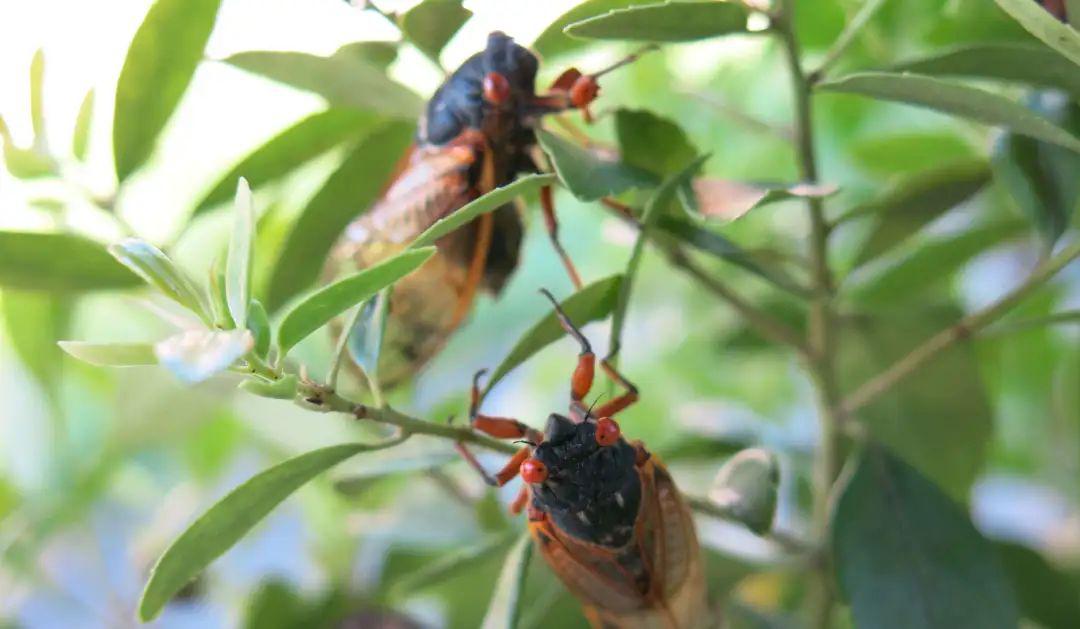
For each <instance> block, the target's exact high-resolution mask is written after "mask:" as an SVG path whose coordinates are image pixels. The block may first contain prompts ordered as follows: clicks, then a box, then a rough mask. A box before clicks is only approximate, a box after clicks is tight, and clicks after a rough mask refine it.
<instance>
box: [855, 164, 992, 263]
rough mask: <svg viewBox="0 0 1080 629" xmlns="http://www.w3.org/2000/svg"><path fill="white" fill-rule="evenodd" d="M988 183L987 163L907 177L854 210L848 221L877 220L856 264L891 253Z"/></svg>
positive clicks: (958, 165) (936, 170)
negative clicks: (860, 219)
mask: <svg viewBox="0 0 1080 629" xmlns="http://www.w3.org/2000/svg"><path fill="white" fill-rule="evenodd" d="M989 181H990V169H989V168H988V167H987V165H986V163H984V162H982V161H971V162H961V163H958V164H951V165H948V166H945V167H942V168H938V169H935V170H932V171H928V172H923V173H919V174H917V175H913V176H911V177H908V178H906V179H904V180H902V181H900V182H899V183H897V184H896V185H894V186H893V187H892V188H891V189H890V190H888V191H886V192H885V193H884V194H883V195H882V196H881V197H879V198H877V199H875V200H873V201H870V202H869V203H865V204H863V205H861V206H858V207H856V208H854V209H853V210H852V211H851V212H849V213H848V214H847V215H846V217H845V218H852V217H855V216H866V215H869V216H873V217H874V220H875V223H874V227H873V228H872V230H871V232H870V234H869V235H868V236H867V238H866V241H865V242H864V244H863V245H862V247H861V248H860V249H859V252H858V254H857V255H856V256H855V262H854V264H855V265H856V266H858V265H861V264H863V263H865V262H867V261H868V260H871V259H873V258H876V257H878V256H880V255H882V254H883V253H885V252H887V251H889V250H891V249H892V248H893V247H895V246H896V245H898V244H899V243H901V242H903V241H904V240H905V239H907V238H908V237H910V236H911V235H912V234H914V233H916V232H918V231H919V230H920V229H922V228H923V227H925V226H926V225H928V224H930V223H931V222H932V221H934V220H935V219H937V218H938V217H939V216H941V215H942V214H944V213H945V212H947V211H948V210H950V209H952V208H954V207H956V206H957V205H959V204H961V203H963V202H965V201H967V200H968V199H970V198H971V197H972V196H973V195H975V194H976V193H977V192H979V190H982V188H983V187H984V186H985V185H986V184H987V183H989Z"/></svg>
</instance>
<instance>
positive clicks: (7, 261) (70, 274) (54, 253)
mask: <svg viewBox="0 0 1080 629" xmlns="http://www.w3.org/2000/svg"><path fill="white" fill-rule="evenodd" d="M138 285H139V278H138V277H137V276H135V275H134V274H132V273H131V272H130V271H128V270H127V269H125V268H124V267H123V266H121V265H120V264H118V263H117V262H116V260H114V259H113V258H112V256H110V255H109V253H108V252H107V251H106V250H105V247H103V246H102V245H100V244H98V243H96V242H94V241H92V240H88V239H86V238H83V237H81V236H75V235H72V234H46V233H35V232H6V231H0V287H4V288H19V289H25V290H35V291H83V290H103V289H114V288H132V287H134V286H138Z"/></svg>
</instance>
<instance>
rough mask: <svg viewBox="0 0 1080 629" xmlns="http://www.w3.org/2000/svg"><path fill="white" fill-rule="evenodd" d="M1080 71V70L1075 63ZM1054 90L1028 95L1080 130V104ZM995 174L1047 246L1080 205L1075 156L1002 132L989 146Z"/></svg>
mask: <svg viewBox="0 0 1080 629" xmlns="http://www.w3.org/2000/svg"><path fill="white" fill-rule="evenodd" d="M1074 74H1075V75H1077V76H1080V69H1077V68H1075V67H1074ZM1054 96H1056V95H1050V94H1033V95H1031V98H1030V101H1031V107H1032V109H1034V110H1036V111H1038V112H1039V113H1041V114H1043V115H1046V116H1047V117H1049V118H1051V119H1052V120H1054V121H1055V122H1057V123H1058V124H1060V125H1061V126H1062V127H1064V128H1066V129H1069V130H1070V131H1073V132H1076V131H1080V106H1078V105H1076V104H1075V103H1070V102H1067V101H1064V100H1061V99H1057V98H1054ZM991 163H992V164H993V168H994V175H995V176H996V177H997V179H998V181H1000V182H1001V183H1002V185H1004V186H1005V189H1006V190H1007V191H1008V192H1009V196H1011V197H1012V198H1013V200H1015V201H1016V205H1017V206H1018V207H1019V209H1020V211H1021V212H1022V213H1024V214H1026V215H1027V216H1028V217H1029V218H1030V219H1031V222H1032V223H1034V225H1035V227H1036V228H1038V230H1039V234H1040V235H1041V236H1042V239H1043V242H1044V243H1045V245H1046V247H1047V248H1048V249H1049V248H1051V247H1053V246H1054V243H1055V242H1056V241H1057V239H1058V238H1060V237H1061V235H1062V234H1063V233H1065V229H1066V228H1068V226H1069V223H1070V222H1071V220H1072V217H1073V215H1074V214H1075V213H1076V207H1077V205H1080V176H1077V173H1080V155H1078V154H1076V153H1073V152H1071V151H1067V150H1065V149H1063V148H1061V147H1059V146H1056V145H1053V144H1047V143H1046V142H1040V141H1038V140H1033V139H1031V138H1028V137H1024V136H1019V135H1013V134H1007V135H1004V136H1002V137H1001V138H1000V139H999V140H998V143H997V145H996V146H995V147H994V156H993V160H992V162H991Z"/></svg>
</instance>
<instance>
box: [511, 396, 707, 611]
mask: <svg viewBox="0 0 1080 629" xmlns="http://www.w3.org/2000/svg"><path fill="white" fill-rule="evenodd" d="M593 426H594V424H591V423H589V422H585V423H579V424H574V423H573V422H571V421H570V420H568V419H566V418H562V417H561V416H557V415H555V416H552V418H550V419H549V423H548V429H547V431H546V433H547V436H546V438H545V442H544V443H541V444H539V445H538V446H537V448H536V449H535V451H534V453H533V456H534V457H535V458H536V459H537V460H539V461H541V462H542V463H544V464H545V466H546V468H547V478H546V479H545V481H544V482H543V483H540V484H534V485H531V486H530V490H529V491H530V494H531V495H530V509H529V511H530V522H529V530H530V533H531V534H532V536H533V539H534V540H535V542H536V544H537V547H538V548H539V550H540V554H542V555H543V556H544V558H545V559H546V561H547V562H548V564H549V565H550V566H551V568H552V570H553V571H554V572H555V574H556V575H557V576H558V577H559V579H560V580H562V582H563V583H564V584H565V585H566V587H567V589H569V590H570V591H571V593H573V594H574V595H575V596H576V597H577V598H578V599H579V600H581V601H582V603H583V604H584V606H585V609H586V615H587V616H588V617H589V619H590V621H591V622H592V623H593V625H594V626H597V627H618V628H620V629H621V628H640V629H646V628H650V629H651V628H656V629H661V628H663V629H675V628H677V629H698V628H702V627H711V626H714V621H713V619H712V615H711V613H710V611H709V609H708V604H707V600H706V595H705V586H704V573H703V567H702V563H701V557H700V554H701V553H700V548H699V546H698V541H697V535H696V533H695V531H694V524H693V521H692V519H691V516H690V511H689V509H688V508H687V505H686V503H685V501H684V500H683V498H682V495H681V494H680V493H679V490H678V488H677V487H676V486H675V483H674V481H673V480H672V478H671V475H670V474H669V473H668V472H667V469H666V468H665V467H664V466H663V465H662V464H661V463H660V462H659V461H657V460H656V459H655V458H654V457H652V456H650V455H649V453H648V452H647V451H646V450H645V448H644V446H643V445H641V444H640V443H634V444H630V443H628V442H626V441H625V440H622V439H620V441H619V443H618V444H616V445H614V446H609V447H604V448H598V447H596V446H595V445H592V443H593V441H594V439H595V437H594V433H592V432H590V431H592V430H594V429H593ZM552 437H554V439H552ZM574 475H577V476H574Z"/></svg>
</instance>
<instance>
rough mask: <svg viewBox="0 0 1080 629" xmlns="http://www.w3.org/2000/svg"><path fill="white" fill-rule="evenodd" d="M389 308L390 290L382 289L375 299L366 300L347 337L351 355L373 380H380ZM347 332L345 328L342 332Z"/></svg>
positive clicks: (347, 346) (347, 345)
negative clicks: (380, 358) (380, 365)
mask: <svg viewBox="0 0 1080 629" xmlns="http://www.w3.org/2000/svg"><path fill="white" fill-rule="evenodd" d="M389 309H390V293H389V292H388V291H380V292H379V294H378V295H376V296H375V298H374V299H369V300H367V301H365V302H364V305H362V306H360V312H358V313H357V316H356V321H355V323H354V324H353V326H352V329H351V330H349V331H348V334H349V336H348V338H346V339H345V344H346V345H345V347H346V349H347V350H348V352H349V357H350V358H352V360H353V362H355V363H356V364H357V365H358V366H359V367H360V369H363V370H364V373H366V374H367V375H368V377H369V378H370V379H371V380H372V381H373V382H378V378H379V356H380V355H381V354H382V341H383V336H384V335H385V334H386V323H387V321H388V319H389V317H387V314H388V311H389ZM345 333H346V331H344V330H343V331H342V334H345Z"/></svg>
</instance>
